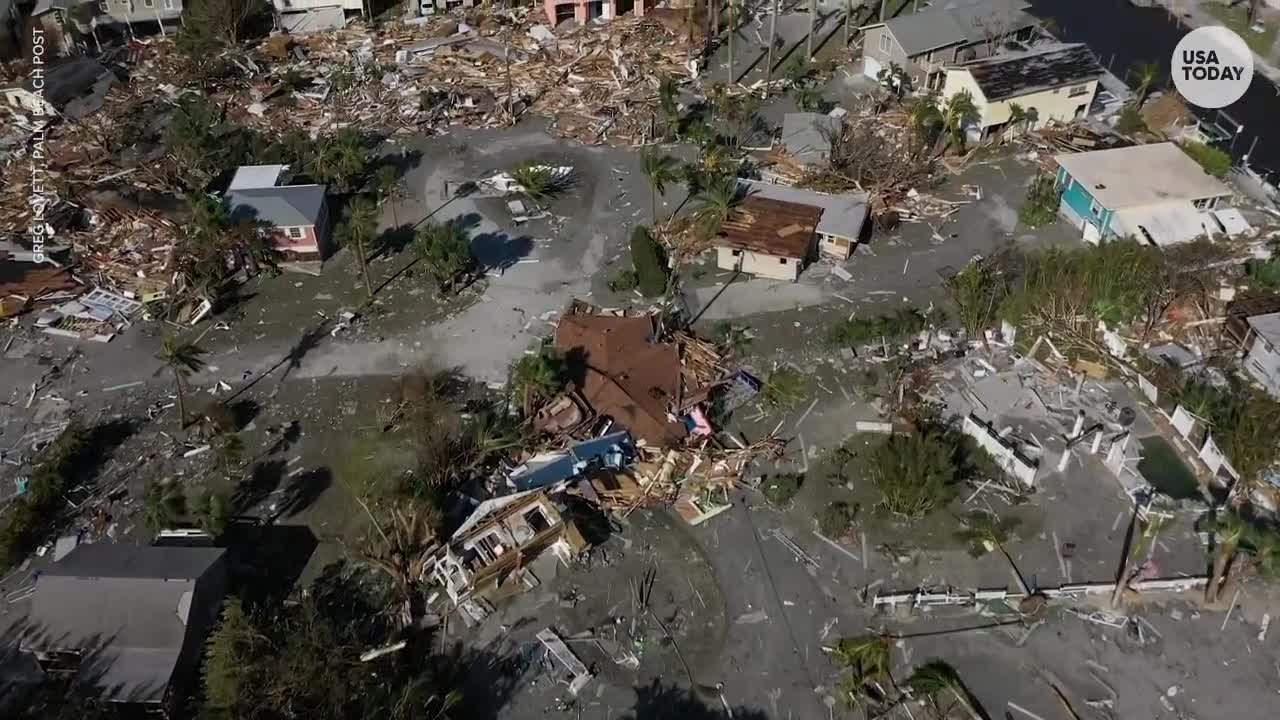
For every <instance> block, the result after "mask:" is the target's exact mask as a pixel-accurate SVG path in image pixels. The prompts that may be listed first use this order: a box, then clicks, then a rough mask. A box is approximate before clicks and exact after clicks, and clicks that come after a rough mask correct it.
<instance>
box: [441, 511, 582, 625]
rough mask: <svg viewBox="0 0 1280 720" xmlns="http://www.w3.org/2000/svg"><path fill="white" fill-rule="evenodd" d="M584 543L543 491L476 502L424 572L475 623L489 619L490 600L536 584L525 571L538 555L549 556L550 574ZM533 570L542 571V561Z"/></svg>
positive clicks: (580, 548)
mask: <svg viewBox="0 0 1280 720" xmlns="http://www.w3.org/2000/svg"><path fill="white" fill-rule="evenodd" d="M586 544H587V543H586V540H584V539H583V537H582V534H581V533H579V532H578V529H577V527H576V526H575V525H574V524H573V522H572V521H571V520H567V519H565V518H564V516H563V515H562V514H561V512H560V509H559V508H557V507H556V505H555V503H554V502H552V501H551V497H550V492H549V491H548V490H546V489H534V490H526V491H524V492H517V493H513V494H511V495H506V496H503V497H498V498H492V499H490V500H486V501H484V502H482V503H480V505H478V506H477V507H476V509H475V510H474V511H473V512H472V513H471V515H470V516H469V517H468V518H467V519H466V521H465V522H463V523H462V525H461V526H460V527H459V528H458V529H457V530H456V531H455V532H454V533H453V535H452V536H450V538H449V542H448V543H447V544H446V545H445V547H444V548H443V549H442V550H441V551H440V552H439V554H438V555H437V557H436V558H435V561H434V562H432V563H429V564H428V568H429V570H428V573H429V574H430V576H431V578H432V580H433V581H434V582H435V583H437V584H439V585H440V586H441V587H443V588H444V590H445V592H446V593H447V594H448V595H449V599H450V600H452V601H453V603H454V604H455V605H456V606H458V607H461V608H462V609H463V610H464V612H465V613H466V615H467V616H469V617H470V618H471V619H472V620H476V621H479V620H482V619H483V618H484V617H485V616H486V615H488V610H487V608H486V607H485V606H486V605H487V604H488V603H489V602H491V601H493V600H496V599H498V598H501V597H504V596H506V595H509V594H514V593H518V592H521V591H523V590H525V589H528V588H531V587H536V586H537V585H538V584H539V582H540V580H541V579H540V578H539V577H538V576H537V575H536V574H535V568H531V567H530V565H531V564H533V563H535V561H537V560H538V558H539V556H542V555H543V554H544V553H550V555H549V556H548V557H551V558H553V559H554V561H553V563H552V565H551V568H550V570H551V572H552V573H554V567H555V565H554V562H563V563H565V564H566V565H567V564H568V563H569V561H570V560H571V559H572V558H573V557H574V556H575V555H576V554H577V553H578V552H579V551H580V550H582V549H583V548H585V547H586ZM536 567H537V568H542V569H544V570H543V571H544V572H545V568H546V565H545V563H540V564H538V565H537V566H536Z"/></svg>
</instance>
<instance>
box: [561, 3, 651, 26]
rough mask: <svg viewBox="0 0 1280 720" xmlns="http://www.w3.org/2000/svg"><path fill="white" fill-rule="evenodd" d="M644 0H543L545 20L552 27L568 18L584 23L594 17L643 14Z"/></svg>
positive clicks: (638, 15)
mask: <svg viewBox="0 0 1280 720" xmlns="http://www.w3.org/2000/svg"><path fill="white" fill-rule="evenodd" d="M646 4H647V3H646V0H543V3H542V5H543V8H544V9H545V10H546V13H547V22H549V23H551V25H552V27H554V26H556V25H559V24H560V23H562V22H564V21H565V20H568V19H570V18H572V19H574V20H577V21H578V22H580V23H585V22H587V21H589V20H595V19H596V18H606V19H608V18H614V17H617V16H619V15H626V14H627V13H631V14H632V15H635V16H637V17H640V16H643V15H644V11H645V7H646Z"/></svg>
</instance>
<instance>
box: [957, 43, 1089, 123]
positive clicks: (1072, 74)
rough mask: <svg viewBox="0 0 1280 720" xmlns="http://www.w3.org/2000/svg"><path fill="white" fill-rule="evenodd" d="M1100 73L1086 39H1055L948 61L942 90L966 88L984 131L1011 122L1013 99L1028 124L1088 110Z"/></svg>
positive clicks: (1063, 119) (1081, 114)
mask: <svg viewBox="0 0 1280 720" xmlns="http://www.w3.org/2000/svg"><path fill="white" fill-rule="evenodd" d="M1102 73H1103V69H1102V66H1101V65H1099V64H1098V60H1097V58H1095V57H1094V55H1093V52H1092V51H1090V50H1089V48H1088V47H1086V46H1085V45H1080V44H1076V45H1056V46H1054V47H1052V48H1048V49H1036V50H1032V51H1029V52H1022V53H1017V54H1011V55H1001V56H997V57H993V58H988V59H986V60H977V61H975V62H970V63H965V64H963V65H951V66H948V67H947V68H946V80H945V81H944V83H943V86H942V96H943V98H946V99H949V98H951V97H952V96H953V95H956V94H958V93H960V92H963V91H966V90H967V91H968V92H969V94H970V95H972V96H973V102H974V104H975V105H977V107H978V114H979V120H978V123H977V126H976V127H977V129H979V130H981V132H982V134H983V135H984V136H985V135H986V134H987V133H989V132H993V131H995V132H999V131H1001V130H1004V129H1005V128H1006V127H1008V126H1009V122H1010V120H1011V119H1012V114H1013V106H1014V105H1018V106H1020V107H1021V108H1022V109H1023V111H1025V112H1026V113H1027V120H1026V123H1027V127H1029V128H1032V129H1035V128H1041V127H1044V126H1045V125H1047V124H1049V123H1051V122H1056V123H1069V122H1072V121H1074V120H1079V119H1081V118H1083V117H1084V116H1085V115H1087V114H1088V113H1089V106H1090V105H1092V104H1093V96H1094V94H1095V93H1096V92H1097V90H1098V78H1100V77H1102Z"/></svg>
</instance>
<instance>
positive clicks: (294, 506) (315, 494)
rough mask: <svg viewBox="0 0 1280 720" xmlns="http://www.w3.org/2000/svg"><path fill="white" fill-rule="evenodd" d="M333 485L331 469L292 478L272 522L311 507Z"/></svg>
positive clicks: (279, 501) (315, 470)
mask: <svg viewBox="0 0 1280 720" xmlns="http://www.w3.org/2000/svg"><path fill="white" fill-rule="evenodd" d="M331 485H333V473H332V472H330V470H329V468H316V469H314V470H308V471H306V472H303V473H299V474H297V475H294V476H293V477H292V478H290V480H289V482H288V483H287V484H286V485H285V487H284V493H283V496H282V497H281V498H280V499H279V500H277V501H276V502H277V505H276V509H275V512H273V513H272V514H271V520H272V521H275V520H276V519H278V518H282V517H287V518H291V517H293V516H295V515H297V514H298V513H300V512H302V511H303V510H306V509H307V508H309V507H311V505H312V504H313V503H315V501H316V500H318V499H319V498H320V496H321V495H323V494H324V491H325V490H328V489H329V487H330V486H331Z"/></svg>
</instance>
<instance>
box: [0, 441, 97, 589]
mask: <svg viewBox="0 0 1280 720" xmlns="http://www.w3.org/2000/svg"><path fill="white" fill-rule="evenodd" d="M89 444H90V434H89V432H88V431H86V430H85V429H84V428H83V427H82V426H80V425H78V424H76V423H74V422H73V423H72V424H71V425H69V426H67V429H66V430H63V431H62V434H61V435H59V436H58V437H57V438H56V439H55V440H54V441H53V442H52V443H50V444H49V446H48V447H47V448H45V449H44V451H43V453H41V457H40V460H39V462H37V463H36V465H35V467H34V469H33V470H32V471H31V479H30V481H29V482H28V484H27V492H26V493H25V494H23V495H21V496H19V497H18V498H17V499H16V500H14V501H13V504H12V505H11V506H10V508H9V511H8V512H7V513H6V514H5V516H4V518H3V520H0V522H2V523H3V524H2V525H0V567H4V568H7V567H11V566H13V565H16V564H17V563H19V562H21V561H22V559H23V558H24V557H25V556H26V555H27V554H28V553H30V552H32V551H34V550H35V549H36V548H37V547H39V546H40V544H41V543H43V542H44V541H45V540H46V539H47V538H48V536H49V535H51V534H52V533H53V531H54V530H56V529H57V527H56V526H57V520H58V513H59V512H61V510H62V508H63V507H64V504H63V500H62V494H63V493H64V492H66V490H67V489H69V488H70V487H71V484H72V481H73V479H74V477H75V474H76V471H77V468H78V466H79V465H81V464H82V463H83V462H84V456H85V454H86V453H88V452H89V450H90V448H89Z"/></svg>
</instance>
